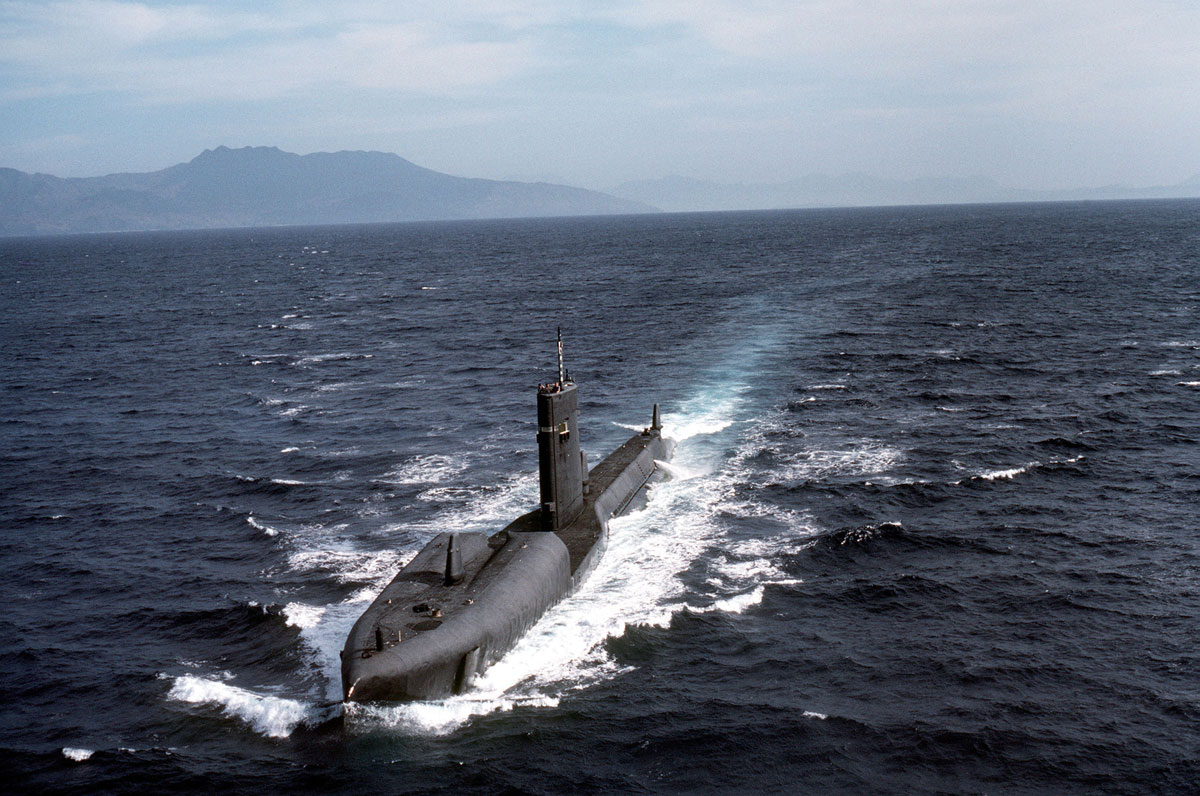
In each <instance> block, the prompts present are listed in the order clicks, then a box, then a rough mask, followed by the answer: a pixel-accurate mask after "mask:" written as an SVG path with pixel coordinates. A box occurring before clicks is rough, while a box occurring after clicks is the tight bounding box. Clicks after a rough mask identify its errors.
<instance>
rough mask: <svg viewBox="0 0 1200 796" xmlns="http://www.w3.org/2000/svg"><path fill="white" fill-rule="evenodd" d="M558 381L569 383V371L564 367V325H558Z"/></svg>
mask: <svg viewBox="0 0 1200 796" xmlns="http://www.w3.org/2000/svg"><path fill="white" fill-rule="evenodd" d="M558 383H559V384H566V383H567V372H566V370H565V369H564V368H563V356H562V327H561V326H560V327H558Z"/></svg>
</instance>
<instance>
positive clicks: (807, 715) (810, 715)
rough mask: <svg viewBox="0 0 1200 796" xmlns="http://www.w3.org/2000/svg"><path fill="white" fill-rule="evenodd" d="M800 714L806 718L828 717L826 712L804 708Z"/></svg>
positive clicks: (823, 718)
mask: <svg viewBox="0 0 1200 796" xmlns="http://www.w3.org/2000/svg"><path fill="white" fill-rule="evenodd" d="M800 715H802V716H804V718H806V719H821V720H822V721H824V720H825V719H827V718H829V715H828V714H826V713H817V712H816V711H812V710H806V711H804V712H803V713H802V714H800Z"/></svg>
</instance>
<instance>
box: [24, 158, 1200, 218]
mask: <svg viewBox="0 0 1200 796" xmlns="http://www.w3.org/2000/svg"><path fill="white" fill-rule="evenodd" d="M1188 197H1200V175H1197V176H1195V177H1192V178H1191V179H1189V180H1185V181H1184V182H1180V183H1176V184H1174V185H1165V186H1156V187H1150V188H1136V187H1130V186H1125V185H1109V186H1103V187H1099V188H1085V189H1077V190H1062V191H1031V190H1024V189H1017V188H1008V187H1005V186H1003V185H1001V184H999V183H997V182H996V181H994V180H992V179H989V178H986V177H969V178H963V179H919V180H889V179H884V178H880V177H873V176H870V175H866V174H841V175H837V176H831V175H826V174H811V175H808V176H806V177H802V178H800V179H796V180H789V181H785V182H776V183H718V182H707V181H704V180H696V179H691V178H687V177H678V176H672V177H664V178H662V179H656V180H642V181H636V182H626V183H623V184H621V185H619V186H617V187H615V188H613V189H611V190H610V192H608V193H600V192H598V191H591V190H586V189H583V188H574V187H570V186H567V185H557V184H553V183H546V182H532V183H531V182H518V181H513V180H484V179H473V178H468V177H456V176H452V175H450V174H443V173H441V172H438V171H433V170H431V169H426V168H423V167H421V166H418V165H416V164H414V163H411V162H410V161H407V160H405V159H404V158H402V157H400V156H399V155H393V154H389V153H385V152H317V153H314V154H311V155H296V154H292V153H290V152H283V151H281V150H279V149H277V148H275V147H244V148H241V149H230V148H228V147H224V146H221V147H217V148H216V149H209V150H205V151H204V152H202V153H201V154H200V155H198V156H196V157H195V158H193V159H192V160H191V161H189V162H187V163H180V164H178V165H176V166H171V167H170V168H166V169H162V170H161V171H154V172H147V173H138V174H110V175H107V176H104V177H85V178H60V177H52V176H50V175H47V174H27V173H25V172H21V171H17V170H15V169H6V168H0V235H44V234H56V233H73V232H116V231H131V230H152V229H198V228H219V227H259V226H283V225H304V224H349V223H370V222H391V221H431V220H443V219H445V220H449V219H474V218H517V217H537V216H580V215H605V214H624V213H652V212H656V211H658V210H660V209H661V210H666V211H679V212H686V211H705V210H760V209H774V208H799V207H853V206H871V205H906V204H957V203H973V202H1037V201H1065V200H1087V199H1152V198H1188Z"/></svg>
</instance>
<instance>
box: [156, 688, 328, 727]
mask: <svg viewBox="0 0 1200 796" xmlns="http://www.w3.org/2000/svg"><path fill="white" fill-rule="evenodd" d="M167 697H168V698H169V699H174V700H176V701H178V702H187V703H189V704H193V705H212V706H214V707H217V708H220V710H221V712H222V713H223V714H224V715H226V716H229V717H230V718H236V719H239V720H241V721H243V722H245V723H246V724H248V725H249V726H250V727H251V728H252V729H253V730H254V731H255V732H257V733H259V734H261V735H266V736H267V737H270V738H286V737H287V736H289V735H291V734H292V731H293V730H295V729H296V727H298V726H300V724H302V723H304V722H306V721H309V720H310V719H311V718H312V717H313V714H312V712H311V710H310V708H309V706H307V705H305V704H304V703H302V702H299V701H297V700H294V699H283V698H281V697H275V696H264V695H262V694H256V693H254V692H252V691H248V690H246V689H244V688H238V687H237V686H233V685H229V684H228V683H224V682H218V681H215V680H208V679H205V678H203V677H194V676H192V675H190V674H189V675H183V676H182V677H176V678H175V683H174V685H172V686H171V690H170V692H169V693H168V694H167Z"/></svg>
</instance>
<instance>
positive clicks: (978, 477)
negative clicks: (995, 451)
mask: <svg viewBox="0 0 1200 796" xmlns="http://www.w3.org/2000/svg"><path fill="white" fill-rule="evenodd" d="M1083 458H1084V457H1083V456H1072V457H1071V458H1069V459H1051V460H1050V461H1048V462H1028V463H1026V464H1023V465H1020V466H1018V467H1005V468H1001V469H998V470H985V471H983V472H980V473H975V474H974V475H971V476H969V477H968V478H960V479H959V480H957V481H953V482H951V485H952V486H959V485H961V484H963V483H967V482H970V481H1009V480H1012V479H1013V478H1016V477H1017V476H1018V475H1024V474H1025V473H1028V472H1032V471H1034V470H1040V469H1055V468H1058V467H1061V466H1062V465H1066V464H1075V463H1077V462H1080V461H1083Z"/></svg>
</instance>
